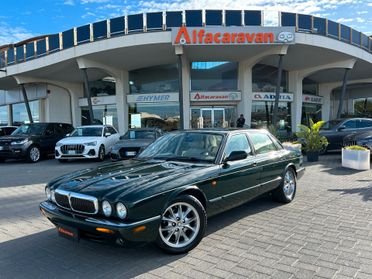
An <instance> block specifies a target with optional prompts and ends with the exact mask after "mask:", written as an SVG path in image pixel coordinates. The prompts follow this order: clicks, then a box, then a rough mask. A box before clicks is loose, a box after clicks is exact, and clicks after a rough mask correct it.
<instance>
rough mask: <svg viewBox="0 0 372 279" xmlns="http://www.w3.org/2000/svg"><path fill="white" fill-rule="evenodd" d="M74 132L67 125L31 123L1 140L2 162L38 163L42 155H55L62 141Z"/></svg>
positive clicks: (0, 156)
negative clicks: (19, 159)
mask: <svg viewBox="0 0 372 279" xmlns="http://www.w3.org/2000/svg"><path fill="white" fill-rule="evenodd" d="M72 130H74V127H73V126H72V125H71V124H66V123H31V124H24V125H22V126H20V127H18V128H17V129H16V130H15V131H14V132H13V133H12V134H11V135H9V136H3V137H1V138H0V162H3V161H5V160H6V159H8V158H25V159H27V161H28V162H32V163H34V162H37V161H39V160H40V158H41V156H42V155H49V154H51V155H54V147H55V145H56V143H57V141H59V140H60V139H62V138H63V137H65V136H66V134H68V133H70V132H71V131H72Z"/></svg>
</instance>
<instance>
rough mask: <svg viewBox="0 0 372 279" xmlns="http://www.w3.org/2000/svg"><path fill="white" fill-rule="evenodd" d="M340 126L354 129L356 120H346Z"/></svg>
mask: <svg viewBox="0 0 372 279" xmlns="http://www.w3.org/2000/svg"><path fill="white" fill-rule="evenodd" d="M342 126H345V128H346V129H355V128H356V127H357V125H356V120H349V121H346V122H345V123H344V124H342Z"/></svg>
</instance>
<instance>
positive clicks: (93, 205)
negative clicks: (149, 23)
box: [55, 189, 98, 214]
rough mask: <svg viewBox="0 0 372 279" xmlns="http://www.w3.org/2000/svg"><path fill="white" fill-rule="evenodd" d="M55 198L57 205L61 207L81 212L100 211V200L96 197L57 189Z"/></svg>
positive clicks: (94, 212)
mask: <svg viewBox="0 0 372 279" xmlns="http://www.w3.org/2000/svg"><path fill="white" fill-rule="evenodd" d="M55 198H56V203H57V205H59V206H60V207H63V208H67V209H71V210H72V211H75V212H79V213H86V214H97V213H98V200H97V198H95V197H92V196H88V195H84V194H79V193H74V192H69V191H64V190H58V189H57V190H56V191H55Z"/></svg>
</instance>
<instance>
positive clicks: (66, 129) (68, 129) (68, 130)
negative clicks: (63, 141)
mask: <svg viewBox="0 0 372 279" xmlns="http://www.w3.org/2000/svg"><path fill="white" fill-rule="evenodd" d="M62 128H63V130H64V133H65V134H69V133H71V132H72V131H73V130H74V128H73V127H72V125H69V124H62Z"/></svg>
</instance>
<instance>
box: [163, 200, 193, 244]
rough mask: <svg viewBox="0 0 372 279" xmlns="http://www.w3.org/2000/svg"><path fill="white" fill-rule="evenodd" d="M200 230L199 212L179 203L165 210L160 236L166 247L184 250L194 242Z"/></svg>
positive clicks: (186, 204) (188, 205)
mask: <svg viewBox="0 0 372 279" xmlns="http://www.w3.org/2000/svg"><path fill="white" fill-rule="evenodd" d="M199 230H200V218H199V214H198V212H197V210H196V209H195V208H194V207H193V206H191V205H190V204H188V203H184V202H177V203H174V204H172V205H171V206H169V207H168V208H167V209H166V210H165V212H164V214H163V217H162V220H161V224H160V227H159V234H160V237H161V239H162V240H163V241H164V243H165V244H166V245H168V246H170V247H173V248H183V247H185V246H187V245H189V244H190V243H192V242H193V241H194V239H195V238H196V236H197V235H198V232H199Z"/></svg>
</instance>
